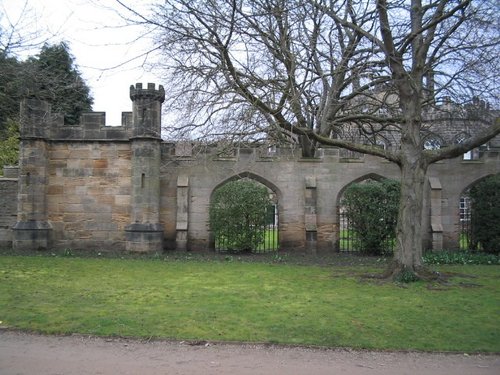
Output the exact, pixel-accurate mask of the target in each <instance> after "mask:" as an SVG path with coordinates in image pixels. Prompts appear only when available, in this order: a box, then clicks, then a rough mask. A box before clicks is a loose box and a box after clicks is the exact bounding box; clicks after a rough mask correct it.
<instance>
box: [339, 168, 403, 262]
mask: <svg viewBox="0 0 500 375" xmlns="http://www.w3.org/2000/svg"><path fill="white" fill-rule="evenodd" d="M389 181H393V180H389V179H387V178H385V177H383V176H380V175H378V174H369V175H365V176H362V177H360V178H358V179H356V180H354V181H352V182H351V183H349V184H348V185H346V186H345V187H344V188H343V189H342V190H341V191H340V193H339V198H338V201H337V215H338V219H337V222H338V223H339V225H338V232H337V239H338V240H337V249H338V251H340V252H354V253H366V254H373V255H383V254H389V253H392V251H393V249H394V246H395V239H394V234H395V232H394V230H393V229H394V228H395V224H396V218H397V204H398V203H399V199H398V198H397V197H392V198H391V196H392V195H393V194H399V185H398V186H396V187H392V188H390V189H391V193H390V194H388V195H387V196H386V195H385V194H384V193H383V191H384V190H380V191H372V193H369V192H368V191H366V190H365V191H363V189H361V190H360V193H361V194H369V196H368V197H367V199H365V200H364V202H363V203H362V204H361V205H360V206H358V208H357V209H356V210H358V212H357V213H356V212H355V210H353V208H352V205H351V203H350V202H349V199H348V197H347V195H349V190H350V188H351V187H353V185H358V184H362V185H368V184H374V183H381V182H389ZM387 188H388V186H386V187H383V188H382V189H387ZM386 191H389V190H386ZM373 198H375V199H373ZM389 201H391V202H394V201H395V203H391V202H389ZM363 205H364V206H363ZM394 205H396V206H394ZM360 218H361V221H362V222H360ZM363 227H366V228H367V229H368V230H367V231H363V230H362V229H361V228H363ZM367 232H370V233H367ZM372 234H374V236H372ZM369 236H371V238H369ZM370 243H371V244H373V245H374V246H371V245H369V244H370Z"/></svg>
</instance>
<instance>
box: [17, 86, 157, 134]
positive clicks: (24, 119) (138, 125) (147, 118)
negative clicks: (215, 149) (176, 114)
mask: <svg viewBox="0 0 500 375" xmlns="http://www.w3.org/2000/svg"><path fill="white" fill-rule="evenodd" d="M130 98H131V99H132V102H133V103H132V104H133V105H132V109H133V110H132V112H122V117H121V125H120V126H106V113H105V112H86V113H83V114H82V115H81V116H80V122H79V124H76V125H67V124H64V115H63V114H59V113H53V112H52V108H51V106H50V104H49V103H47V102H45V101H42V100H39V99H34V98H26V99H24V100H23V101H22V103H21V127H20V133H21V138H23V139H30V138H31V139H47V140H75V141H122V140H123V141H126V140H129V139H131V138H137V137H147V138H156V139H161V103H163V101H164V100H165V90H164V89H163V86H161V85H159V86H158V89H156V85H155V84H154V83H148V85H147V88H144V89H143V86H142V84H141V83H136V84H135V86H134V85H132V86H130Z"/></svg>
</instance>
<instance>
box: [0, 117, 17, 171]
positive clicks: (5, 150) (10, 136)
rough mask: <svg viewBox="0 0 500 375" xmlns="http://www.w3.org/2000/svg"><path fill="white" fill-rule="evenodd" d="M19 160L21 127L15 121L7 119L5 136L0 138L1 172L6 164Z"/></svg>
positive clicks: (12, 163) (13, 163) (15, 162)
mask: <svg viewBox="0 0 500 375" xmlns="http://www.w3.org/2000/svg"><path fill="white" fill-rule="evenodd" d="M18 161H19V129H18V124H17V123H16V122H15V121H12V120H8V121H7V129H6V131H5V136H4V137H2V138H0V172H1V171H2V169H3V167H4V166H5V165H15V164H17V163H18Z"/></svg>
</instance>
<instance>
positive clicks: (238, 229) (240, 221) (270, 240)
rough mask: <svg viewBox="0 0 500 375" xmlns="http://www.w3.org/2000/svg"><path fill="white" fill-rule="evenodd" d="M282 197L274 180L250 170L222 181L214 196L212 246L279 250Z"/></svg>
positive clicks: (222, 249) (231, 249)
mask: <svg viewBox="0 0 500 375" xmlns="http://www.w3.org/2000/svg"><path fill="white" fill-rule="evenodd" d="M279 197H280V192H279V190H278V189H277V188H276V187H275V186H274V185H273V184H271V183H269V182H268V181H267V180H265V179H263V178H261V177H260V176H257V175H254V174H251V173H247V172H245V173H241V174H238V175H235V176H232V177H230V178H229V179H227V180H225V181H223V182H222V183H221V184H219V185H218V186H217V187H216V188H215V189H214V190H213V192H212V195H211V199H210V230H211V245H212V248H213V249H214V250H215V251H217V252H252V253H268V252H273V251H277V250H278V249H279Z"/></svg>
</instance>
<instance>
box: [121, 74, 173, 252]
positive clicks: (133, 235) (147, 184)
mask: <svg viewBox="0 0 500 375" xmlns="http://www.w3.org/2000/svg"><path fill="white" fill-rule="evenodd" d="M130 99H131V100H132V102H133V114H132V119H133V120H132V126H133V129H132V137H131V138H130V142H131V150H132V160H131V164H132V178H131V197H130V198H131V199H130V201H131V210H130V212H131V223H130V224H129V225H128V226H127V227H126V228H125V240H126V244H125V248H126V250H127V251H130V252H161V251H163V226H162V225H161V224H160V163H161V104H162V103H163V101H164V100H165V91H164V89H163V86H159V87H158V90H156V89H155V85H154V84H152V83H148V87H147V89H143V88H142V84H140V83H137V84H136V85H135V87H134V86H131V87H130Z"/></svg>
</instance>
